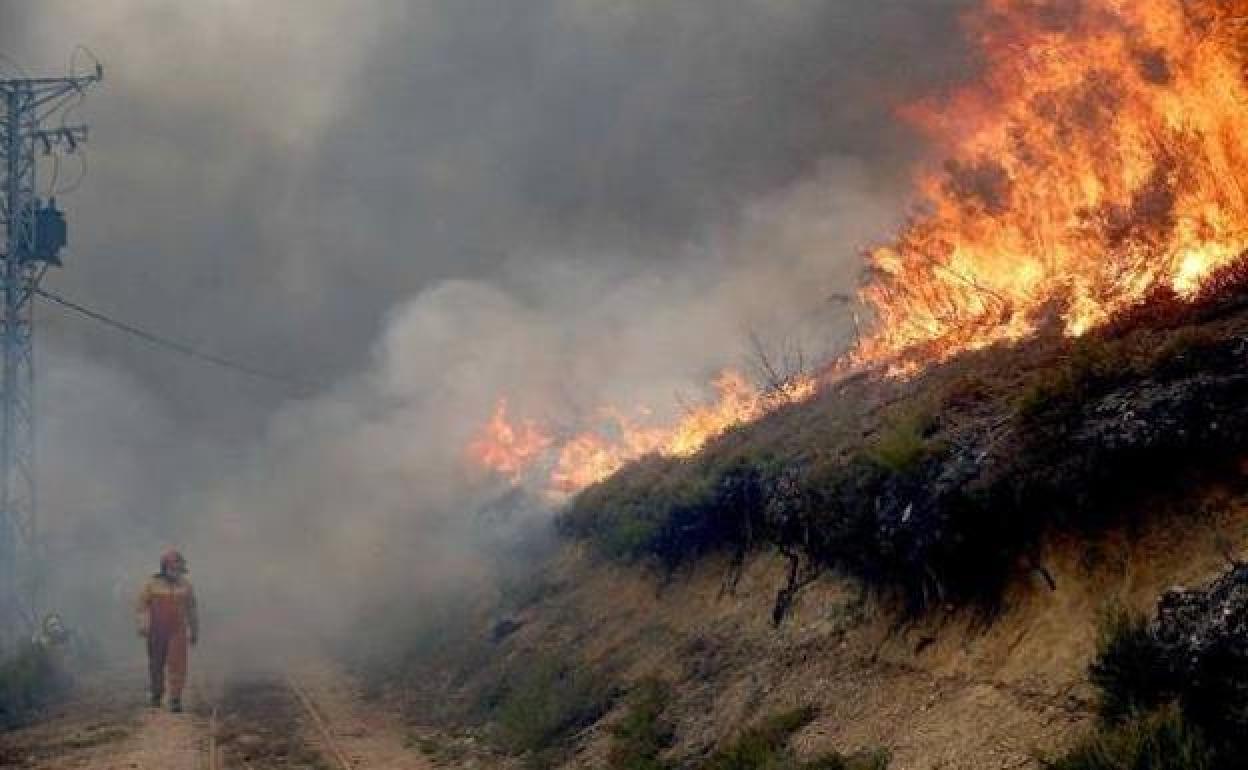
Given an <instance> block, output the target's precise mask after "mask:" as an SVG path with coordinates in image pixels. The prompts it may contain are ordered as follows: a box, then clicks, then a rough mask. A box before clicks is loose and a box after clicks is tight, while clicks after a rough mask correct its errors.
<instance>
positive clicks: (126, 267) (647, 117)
mask: <svg viewBox="0 0 1248 770" xmlns="http://www.w3.org/2000/svg"><path fill="white" fill-rule="evenodd" d="M965 4H966V3H964V2H961V1H960V0H670V1H668V2H659V1H657V0H634V1H633V2H626V1H625V0H524V1H523V2H521V1H517V0H440V1H434V0H426V1H424V2H419V1H417V0H411V1H408V2H399V1H398V0H377V1H376V2H358V0H354V1H347V0H343V1H341V2H330V1H328V0H265V1H263V2H261V1H259V0H256V1H252V2H245V1H244V0H198V1H197V2H175V1H174V0H165V1H163V2H158V1H156V0H107V2H104V1H98V2H73V1H71V0H44V1H43V2H39V3H27V2H23V1H22V0H0V53H3V54H4V55H5V56H6V57H7V58H8V59H11V60H16V61H17V62H20V63H21V65H23V66H24V67H26V68H27V69H28V70H30V71H32V72H36V73H40V74H44V73H46V74H55V73H59V72H63V71H65V69H66V67H67V64H68V60H69V56H70V53H71V50H72V49H73V48H74V46H75V45H76V44H83V45H86V46H88V47H89V48H90V49H91V51H92V52H93V53H94V54H95V55H96V56H98V58H99V59H100V61H101V62H102V63H103V65H104V67H105V75H106V79H105V82H104V83H103V85H102V86H101V87H99V88H97V89H96V90H94V91H93V92H92V93H91V94H90V97H89V99H88V100H87V102H86V104H85V105H84V106H83V108H82V109H81V110H80V111H78V113H77V115H78V116H80V117H81V118H82V119H84V120H87V121H89V122H90V124H91V141H90V150H89V154H88V156H87V158H88V173H87V176H86V177H85V179H84V180H83V182H82V185H81V187H80V188H79V189H77V191H75V192H74V193H73V194H72V195H67V196H65V197H64V199H63V201H62V202H63V205H64V207H65V208H66V209H67V210H68V212H69V218H70V226H71V234H70V238H71V248H70V250H69V253H68V254H67V256H66V266H65V268H64V269H62V270H60V271H57V272H56V273H55V274H54V275H53V276H51V278H50V279H49V284H48V285H49V286H50V287H51V288H53V289H55V290H57V291H61V292H63V293H65V294H67V295H69V296H72V297H74V298H77V299H80V300H82V301H83V302H85V303H88V304H90V305H92V306H93V307H96V308H98V309H100V310H103V311H105V312H108V313H112V314H114V315H116V316H119V317H121V318H123V319H126V320H128V321H132V322H134V323H136V324H139V325H141V326H144V327H147V328H150V329H153V330H155V331H159V332H161V333H163V334H167V335H170V336H173V337H176V338H179V339H182V340H185V341H188V342H190V343H193V344H195V345H199V346H202V347H204V348H205V349H208V350H210V351H213V352H216V353H220V354H223V355H227V356H231V357H234V358H237V359H240V360H242V361H245V362H251V363H254V364H256V365H260V366H263V367H266V368H269V369H272V370H276V371H280V372H283V373H288V374H289V375H291V376H292V377H296V378H299V379H302V380H306V381H309V382H312V383H317V384H323V385H324V386H325V388H326V389H329V388H330V386H333V385H334V384H336V383H339V385H337V390H336V391H335V393H336V394H337V395H336V397H344V396H343V394H344V393H345V392H347V391H349V395H350V397H351V398H352V399H356V400H363V401H365V402H368V403H369V404H371V406H369V407H367V408H364V407H351V408H352V409H357V408H358V409H363V412H350V413H349V414H346V415H344V414H340V413H338V412H336V411H335V410H336V409H338V407H335V406H333V405H332V400H330V401H326V400H324V399H321V400H318V401H317V402H316V404H314V405H312V406H306V405H305V406H297V407H293V411H292V407H291V406H290V405H289V404H287V403H286V401H287V400H288V398H289V397H290V395H291V394H290V392H289V391H288V390H286V389H284V388H282V387H281V386H274V385H271V384H268V383H263V382H253V381H249V380H247V379H246V378H242V377H239V376H236V375H234V374H231V373H228V372H221V371H217V370H214V369H212V368H208V367H204V366H202V365H200V364H197V363H195V362H190V361H184V360H182V359H180V358H177V357H171V356H169V355H166V354H164V353H161V352H156V351H152V350H150V349H147V348H144V347H143V346H142V345H141V344H139V343H136V342H135V341H134V340H131V339H127V338H124V337H119V336H118V335H116V334H115V333H114V332H111V331H108V330H103V329H98V328H94V327H92V326H90V325H88V324H86V323H85V322H83V321H80V320H78V319H74V318H66V317H64V316H62V315H61V314H60V313H58V312H55V311H52V310H44V311H41V313H40V317H41V319H42V322H43V325H42V327H41V329H40V332H39V333H40V337H39V341H38V346H39V350H40V354H39V355H40V361H41V372H42V375H43V377H44V390H43V392H42V397H41V401H40V408H41V410H42V414H43V415H44V423H45V427H44V437H43V439H44V444H45V448H44V450H43V451H42V453H41V458H42V460H43V474H44V479H45V486H49V487H52V489H50V490H49V491H48V492H47V493H46V494H45V496H44V500H45V505H46V506H48V507H49V508H50V509H52V510H51V513H50V514H49V515H50V516H52V517H53V518H54V519H55V518H56V517H58V516H59V517H62V518H64V519H65V520H68V521H70V522H73V526H75V527H77V526H80V525H83V523H84V522H95V526H98V527H100V528H102V529H108V528H110V527H111V526H112V523H114V522H115V521H116V517H117V516H119V515H125V516H134V517H137V518H138V519H140V520H143V521H145V522H147V523H148V524H150V525H152V526H154V527H156V529H157V530H159V529H160V527H161V524H160V521H161V516H162V515H164V513H165V512H166V511H169V510H174V509H176V510H182V511H186V510H195V508H196V506H198V505H201V503H200V502H188V501H201V500H202V498H204V497H209V498H212V497H214V496H217V492H215V491H214V490H215V489H216V488H217V485H218V484H225V486H228V487H229V488H230V489H231V490H232V491H231V493H230V494H228V495H224V497H226V498H229V499H232V500H236V499H237V495H238V494H241V493H238V492H237V491H236V485H235V484H234V482H219V481H218V480H217V479H216V477H218V476H222V475H226V476H228V475H232V474H235V473H236V472H237V467H239V466H240V465H241V466H254V465H255V464H257V463H258V464H262V465H264V467H266V468H269V469H271V471H272V478H271V479H270V480H269V483H272V484H275V485H278V486H284V485H288V477H286V476H284V475H283V474H286V473H289V472H290V469H289V468H288V467H287V463H288V462H289V460H288V459H285V458H281V459H279V458H275V457H274V455H275V453H276V452H278V451H279V450H278V449H277V447H285V448H286V449H287V450H288V449H289V448H290V441H291V439H290V433H289V431H290V430H291V428H290V423H291V421H292V420H293V421H294V422H297V423H299V424H300V425H301V426H304V427H301V428H300V430H305V429H306V430H311V431H313V433H312V434H311V435H304V434H302V433H300V432H299V431H296V434H298V435H300V436H301V437H302V438H300V439H299V440H298V441H297V442H295V443H300V444H301V443H302V442H307V443H312V444H316V447H317V448H316V449H315V450H307V453H308V454H313V455H316V458H317V459H316V460H315V461H309V465H308V467H303V466H301V468H302V470H301V471H299V472H298V473H294V474H293V476H291V477H290V478H297V479H304V480H306V479H307V478H309V477H320V478H321V479H322V480H323V477H324V473H322V471H324V470H325V468H326V467H333V468H335V469H337V470H338V471H341V472H342V473H344V474H346V475H348V476H349V475H350V473H351V471H350V469H351V468H359V467H368V464H367V463H360V462H358V458H359V455H364V456H367V455H370V454H372V453H373V452H377V453H379V454H380V453H389V454H390V455H392V456H393V455H396V454H397V455H402V456H404V457H407V458H409V459H410V462H411V463H414V464H419V463H426V464H428V463H430V462H432V460H430V459H429V458H431V457H433V456H434V455H435V454H437V453H438V452H441V453H443V454H448V453H449V454H452V455H453V454H454V450H455V447H454V446H452V445H451V444H452V443H453V442H454V441H456V440H459V439H460V438H462V435H463V428H462V426H460V425H458V424H457V425H456V426H455V427H454V428H452V427H449V426H448V423H447V419H446V414H445V413H446V412H447V411H448V410H449V411H458V412H461V413H463V414H460V415H459V417H460V418H461V420H468V419H476V417H477V414H476V413H475V412H476V411H477V410H479V409H481V408H483V407H484V405H485V404H486V403H488V402H489V401H490V400H491V399H492V398H493V397H494V395H495V391H506V390H515V389H519V390H522V391H525V392H530V393H535V394H539V395H536V396H533V397H532V398H530V399H529V401H530V403H531V404H537V405H543V406H544V408H546V409H547V410H548V411H549V410H551V409H557V408H562V406H563V405H564V404H565V403H567V404H576V405H578V406H580V407H585V408H589V407H591V406H592V405H594V404H595V403H596V402H597V400H598V399H599V398H600V397H604V396H605V395H610V396H611V397H620V396H621V395H622V394H633V393H636V394H637V397H638V399H650V398H653V397H656V396H662V397H664V398H670V396H671V394H672V393H673V392H674V389H675V388H678V387H683V386H685V385H687V384H688V383H690V382H693V381H696V380H697V379H698V378H699V377H700V376H702V375H704V374H705V373H706V372H707V371H708V370H709V369H710V368H711V367H714V366H719V365H722V364H727V363H734V361H733V360H725V359H731V358H732V357H733V355H734V353H735V352H736V351H737V350H738V349H739V347H740V345H739V343H740V340H741V337H742V335H743V331H744V329H745V327H747V326H753V325H755V324H757V323H762V322H763V321H765V320H766V319H765V318H764V316H766V315H767V310H768V308H769V307H774V308H776V309H777V313H778V315H779V316H784V317H786V318H788V319H789V320H792V318H795V317H798V316H805V315H806V314H808V313H819V312H822V310H821V308H820V305H819V303H820V301H821V300H820V297H823V296H826V294H827V293H829V292H832V291H843V290H845V289H847V288H852V285H853V281H854V277H855V275H856V272H857V270H858V257H857V254H858V250H859V249H860V248H861V247H863V246H865V245H866V244H867V242H869V241H870V240H871V239H872V238H876V237H879V234H880V233H882V232H885V231H886V230H887V228H888V227H890V226H891V224H892V223H893V222H894V221H895V220H896V219H897V218H898V217H900V216H901V213H902V211H903V206H904V203H905V201H906V194H907V184H906V181H907V172H908V169H909V167H910V165H911V162H912V161H913V160H914V159H915V158H917V157H918V156H919V155H920V154H921V152H922V148H921V147H919V146H917V145H916V143H915V139H914V137H913V136H912V135H911V134H910V133H908V132H907V131H906V130H905V129H904V127H902V126H900V125H899V124H898V123H897V121H896V120H895V119H894V118H893V115H892V111H893V108H894V107H895V106H896V105H897V104H899V103H901V102H904V101H905V100H907V99H909V98H911V97H913V96H914V95H915V94H919V93H925V92H926V91H928V90H929V89H930V88H932V87H933V86H934V85H936V84H939V83H941V82H943V81H945V80H947V79H948V78H950V77H951V76H953V75H955V74H956V73H958V72H960V71H961V70H962V69H963V68H964V67H966V66H967V62H966V61H965V59H966V57H965V53H964V49H963V45H962V43H961V41H960V38H959V35H958V28H957V13H958V10H959V9H960V8H962V7H963V6H964V5H965ZM3 66H5V65H4V63H3V62H0V67H3ZM77 171H78V166H77V161H75V160H74V159H72V158H70V159H67V160H66V162H65V163H64V165H63V167H62V172H61V176H62V180H63V181H64V180H66V179H68V180H72V178H73V177H75V176H76V174H77ZM760 319H762V320H760ZM361 381H364V382H366V386H364V387H362V386H360V385H359V383H360V382H361ZM343 382H346V383H355V384H349V385H345V386H344V385H341V384H340V383H343ZM344 388H345V390H344ZM465 394H468V395H465ZM303 395H313V394H311V393H308V394H303ZM522 396H523V394H522ZM522 400H523V398H522ZM395 403H397V404H399V405H400V407H399V408H400V410H401V411H403V414H405V415H406V418H405V419H407V420H410V425H408V424H405V423H404V420H402V419H400V420H397V421H396V420H395V419H394V415H392V414H390V413H388V412H387V411H386V410H387V409H389V408H390V407H391V406H393V405H394V404H395ZM452 407H453V408H452ZM377 412H380V413H381V415H382V416H381V417H376V419H378V420H379V421H380V423H382V424H386V425H393V424H395V423H396V422H397V423H400V424H404V429H403V432H402V434H400V435H389V434H387V435H386V436H385V438H384V439H380V440H379V439H378V437H377V435H376V434H375V432H374V431H372V430H371V429H369V427H368V426H369V425H370V423H369V422H368V420H369V419H373V418H370V417H369V416H368V415H370V414H374V413H377ZM468 412H473V413H472V414H468ZM292 413H293V414H294V415H297V417H291V414H292ZM309 415H311V416H309ZM327 415H328V416H327ZM374 417H375V414H374ZM308 425H316V426H319V427H318V428H315V429H312V428H306V426H308ZM361 425H363V426H364V427H360V426H361ZM275 426H279V427H275ZM282 426H284V427H282ZM374 427H376V426H374ZM357 429H358V430H357ZM275 433H276V434H280V435H281V436H285V438H282V439H280V440H279V439H274V435H275ZM348 434H350V437H349V438H344V436H347V435H348ZM340 440H341V441H342V442H344V443H343V444H341V445H340V444H339V443H338V442H339V441H340ZM408 441H410V442H411V444H412V445H411V446H408V445H406V444H405V443H404V442H408ZM344 447H346V448H344ZM304 449H306V447H304ZM348 449H350V451H347V450H348ZM344 455H346V456H349V457H350V458H351V459H350V460H349V461H343V460H342V458H343V456H344ZM257 458H262V459H257ZM299 462H303V461H302V460H301V461H299ZM308 468H315V469H318V470H317V471H315V472H314V471H311V470H308ZM344 469H346V470H344ZM356 481H357V482H358V483H360V484H363V483H364V482H363V481H362V480H359V479H356ZM254 483H255V482H254V481H253V485H254ZM300 483H302V482H299V481H289V485H296V486H297V485H298V484H300ZM321 483H323V481H318V484H316V485H313V487H314V488H316V489H320V488H321V486H320V484H321ZM368 483H369V488H370V489H373V488H376V486H377V484H378V482H377V480H376V479H369V480H368ZM339 489H340V490H352V489H357V487H355V486H353V485H352V483H351V482H349V481H348V482H344V484H343V485H342V486H340V487H339ZM285 493H286V494H289V495H290V496H291V497H292V499H301V500H304V502H301V503H300V505H307V502H306V499H305V498H306V497H307V496H309V495H311V494H312V493H311V492H310V491H309V489H306V488H303V489H300V490H293V489H288V490H285ZM344 494H345V492H344ZM413 494H414V493H413ZM249 499H250V498H249ZM441 504H443V505H445V501H443V503H441ZM287 505H293V503H287ZM378 507H379V508H384V509H386V510H387V511H389V512H393V511H394V510H395V509H396V508H401V507H402V506H401V505H399V504H398V503H394V502H387V503H384V504H381V503H379V504H378ZM88 511H97V512H98V513H97V514H95V515H94V517H93V515H90V514H88ZM136 511H137V513H136Z"/></svg>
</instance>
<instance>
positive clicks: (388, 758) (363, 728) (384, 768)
mask: <svg viewBox="0 0 1248 770" xmlns="http://www.w3.org/2000/svg"><path fill="white" fill-rule="evenodd" d="M288 681H289V682H290V684H291V689H292V691H293V692H295V693H296V696H297V697H299V698H300V699H301V700H302V701H304V705H305V708H306V709H307V710H308V712H309V713H310V715H311V716H312V718H313V720H314V722H315V723H317V724H318V730H319V731H320V732H321V733H322V741H324V742H325V743H326V744H327V748H329V751H328V752H327V753H331V754H333V755H336V756H337V758H338V761H339V762H340V763H341V764H342V765H343V767H344V768H345V770H431V768H432V767H433V766H432V765H431V764H430V763H429V761H428V760H427V759H426V758H425V757H424V756H423V755H422V754H421V753H420V752H419V751H418V750H416V749H414V748H410V747H409V746H408V745H407V744H408V741H407V736H406V732H405V730H404V728H403V726H402V724H401V723H400V722H399V720H398V719H397V717H395V716H394V715H391V714H388V713H386V712H384V711H382V710H380V709H378V708H375V707H372V706H370V705H369V704H368V703H366V702H365V701H364V699H363V698H362V697H361V696H360V694H359V692H358V689H357V687H356V686H355V683H354V682H353V681H352V679H351V678H350V677H349V676H348V675H347V674H345V673H344V672H343V671H342V670H341V669H339V668H338V667H336V666H335V665H334V664H332V663H330V662H328V661H323V660H315V661H305V662H302V663H300V664H299V665H297V666H294V667H292V670H291V671H290V672H289V674H288Z"/></svg>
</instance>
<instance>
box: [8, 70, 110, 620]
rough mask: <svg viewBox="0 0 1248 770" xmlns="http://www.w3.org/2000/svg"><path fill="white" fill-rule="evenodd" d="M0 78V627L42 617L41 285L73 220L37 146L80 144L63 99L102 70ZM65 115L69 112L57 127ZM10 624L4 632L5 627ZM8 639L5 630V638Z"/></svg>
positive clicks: (81, 132) (83, 130)
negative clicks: (48, 187) (38, 502)
mask: <svg viewBox="0 0 1248 770" xmlns="http://www.w3.org/2000/svg"><path fill="white" fill-rule="evenodd" d="M103 74H104V73H103V71H102V69H101V68H100V67H99V65H96V68H95V71H94V72H93V73H91V74H88V75H73V76H70V77H63V78H0V153H2V157H0V225H3V227H4V231H5V238H4V253H3V255H0V295H2V296H0V628H6V627H7V628H9V629H14V630H16V628H18V627H19V624H24V625H26V626H27V628H29V627H30V626H31V625H32V624H33V623H34V622H35V621H36V618H37V612H38V610H37V597H36V590H37V582H38V581H37V575H38V561H39V554H38V548H39V546H38V539H37V527H36V518H35V479H36V476H35V409H34V394H35V381H34V369H33V363H34V361H33V356H32V353H33V350H32V345H33V342H34V317H33V315H32V303H33V300H34V295H35V290H36V289H37V288H38V287H39V283H40V281H41V280H42V278H43V275H44V273H45V272H46V271H47V269H48V267H49V266H52V265H59V264H60V258H59V252H60V249H61V247H63V246H64V245H65V242H66V238H65V220H64V218H63V216H62V215H61V214H60V212H59V211H58V210H57V209H56V202H55V199H54V198H52V197H51V196H52V194H53V192H54V191H51V192H49V199H48V200H47V201H40V200H39V198H38V196H37V192H36V188H35V181H36V179H35V177H36V170H37V169H36V165H37V158H38V154H39V153H40V152H42V153H43V154H46V155H50V154H52V153H53V152H59V151H62V150H68V151H69V152H74V151H76V150H77V149H78V146H79V144H81V143H82V142H85V141H86V139H87V127H86V126H84V125H73V126H71V125H65V123H64V117H65V114H66V112H65V111H64V108H65V107H66V105H68V104H69V103H70V102H71V101H72V100H74V99H75V98H79V99H80V98H81V97H82V94H84V93H85V92H86V90H87V89H88V88H89V87H91V86H93V85H94V84H96V83H98V82H99V81H100V80H101V79H102V78H103ZM53 116H60V118H61V122H60V123H59V124H57V125H54V126H52V127H48V126H47V125H45V124H52V123H54V122H55V121H52V120H49V119H50V118H53ZM4 636H7V634H4V633H0V637H4ZM0 641H3V639H0Z"/></svg>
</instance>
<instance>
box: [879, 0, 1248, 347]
mask: <svg viewBox="0 0 1248 770" xmlns="http://www.w3.org/2000/svg"><path fill="white" fill-rule="evenodd" d="M1245 17H1248V0H1220V1H1219V0H1061V1H1060V2H1059V1H1058V0H1040V1H1037V0H983V3H982V6H981V7H980V9H979V10H978V11H977V12H975V13H974V14H973V15H972V16H970V17H969V18H968V27H969V29H970V31H971V33H972V36H973V38H974V40H975V42H976V43H977V45H978V46H979V47H980V49H981V50H982V52H983V58H984V62H985V72H984V75H983V77H982V79H980V80H979V81H978V82H976V83H973V84H970V85H966V86H964V87H962V88H960V89H958V90H956V91H954V92H953V93H952V94H950V95H948V97H947V98H945V99H943V100H941V102H940V103H932V102H928V103H923V104H919V105H915V106H913V107H911V108H908V109H907V110H906V111H905V115H906V116H907V117H908V118H910V119H911V120H912V121H914V122H915V123H917V124H918V125H919V126H920V128H921V129H923V130H924V131H926V132H927V133H928V134H930V135H931V136H932V137H933V138H934V139H935V141H936V144H937V145H938V147H939V148H940V150H941V154H943V155H944V157H945V161H944V163H943V164H942V165H941V166H940V167H939V168H927V169H925V170H924V171H922V173H921V174H920V178H919V182H918V185H919V192H920V193H921V197H922V199H923V201H924V204H923V213H921V214H919V215H917V216H916V217H915V218H914V219H913V220H912V221H911V223H910V224H909V225H908V226H907V227H906V228H905V229H904V230H903V232H902V233H901V234H900V235H899V236H898V238H897V239H896V240H895V241H894V242H893V243H891V244H888V245H884V246H881V247H879V248H877V249H875V250H874V251H872V252H871V253H870V254H869V263H870V273H869V277H868V280H867V281H866V283H865V285H864V288H863V289H862V296H863V298H864V300H865V301H866V302H867V303H868V304H869V305H870V306H871V307H872V308H873V309H874V312H875V316H876V318H875V326H874V329H873V331H872V332H871V333H870V334H868V336H867V337H866V339H865V340H864V341H863V343H862V345H861V346H860V348H859V350H858V351H857V353H856V357H857V358H858V359H859V360H860V361H863V362H867V363H872V362H882V361H891V362H893V364H894V367H896V368H901V369H904V368H913V367H914V366H915V365H918V364H923V363H928V362H931V361H939V360H942V359H944V358H947V357H949V356H951V355H953V354H955V353H957V352H960V351H963V350H971V349H976V348H981V347H984V346H987V345H990V344H993V343H996V342H1000V341H1004V340H1014V339H1018V338H1020V337H1023V336H1025V335H1028V334H1030V333H1032V332H1034V331H1035V330H1036V329H1037V328H1038V327H1039V326H1040V325H1041V324H1042V323H1044V322H1045V321H1046V320H1048V319H1052V320H1055V321H1057V322H1058V323H1059V324H1060V326H1061V328H1062V329H1063V330H1064V331H1065V332H1066V333H1067V334H1069V335H1072V336H1075V335H1080V334H1082V333H1084V332H1086V331H1087V330H1088V329H1090V328H1092V327H1094V326H1096V325H1098V324H1101V323H1103V322H1105V321H1106V320H1108V319H1109V318H1111V317H1112V316H1113V315H1115V314H1116V313H1118V312H1120V311H1121V310H1123V309H1124V308H1126V307H1128V306H1130V305H1132V304H1135V303H1137V302H1138V301H1140V300H1141V299H1143V298H1144V297H1146V296H1147V295H1148V294H1149V293H1150V292H1152V291H1153V290H1155V289H1158V288H1161V287H1169V288H1172V289H1173V290H1174V291H1175V292H1177V293H1178V294H1179V295H1180V296H1191V295H1192V294H1194V293H1195V292H1196V291H1197V290H1198V289H1199V288H1200V285H1201V282H1202V280H1203V279H1204V278H1205V277H1206V276H1208V275H1209V274H1210V273H1211V272H1212V271H1214V270H1216V269H1217V268H1219V267H1222V266H1224V265H1226V264H1227V263H1229V262H1231V261H1233V260H1235V259H1237V258H1238V257H1239V256H1240V255H1241V254H1242V253H1243V252H1244V251H1245V249H1248V191H1246V189H1245V182H1244V176H1245V174H1244V172H1245V171H1248V87H1246V84H1245V78H1244V71H1245V69H1244V68H1245V56H1244V53H1245V52H1246V51H1248V27H1246V26H1244V23H1243V22H1244V19H1245Z"/></svg>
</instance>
